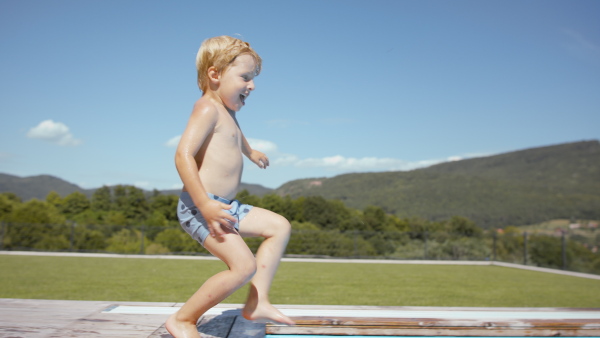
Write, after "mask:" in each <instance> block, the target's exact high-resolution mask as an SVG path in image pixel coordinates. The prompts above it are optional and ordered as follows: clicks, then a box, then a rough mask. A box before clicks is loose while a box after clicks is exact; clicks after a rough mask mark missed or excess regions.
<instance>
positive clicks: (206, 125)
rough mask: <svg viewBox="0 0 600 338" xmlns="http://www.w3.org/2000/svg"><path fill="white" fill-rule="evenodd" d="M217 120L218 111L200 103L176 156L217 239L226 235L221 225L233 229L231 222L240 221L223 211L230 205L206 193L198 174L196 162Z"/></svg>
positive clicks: (183, 178)
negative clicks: (196, 157) (197, 155)
mask: <svg viewBox="0 0 600 338" xmlns="http://www.w3.org/2000/svg"><path fill="white" fill-rule="evenodd" d="M217 119H218V112H217V111H216V110H215V109H211V108H210V107H206V106H202V105H199V104H196V106H194V111H193V112H192V115H191V116H190V120H189V122H188V125H187V127H186V129H185V131H184V132H183V135H181V140H180V141H179V145H178V146H177V151H176V153H175V166H176V167H177V171H178V172H179V176H180V177H181V181H182V182H183V184H184V186H185V188H186V190H187V191H188V193H189V194H190V197H191V198H192V201H193V202H194V205H195V206H196V207H198V209H199V210H200V213H202V216H203V217H204V219H205V220H206V222H207V225H208V229H209V230H210V234H211V236H213V237H216V236H221V235H223V234H225V233H226V232H225V231H223V229H221V225H222V226H224V227H227V228H229V229H232V226H231V224H229V222H228V221H227V220H230V221H231V222H236V219H235V218H233V216H231V215H229V214H227V213H226V212H224V211H223V209H230V208H231V206H230V205H227V204H225V203H221V202H219V201H215V200H213V199H211V198H209V197H208V195H207V194H206V190H205V189H204V185H202V182H201V181H200V175H199V174H198V172H199V169H200V168H198V164H197V163H196V159H195V156H196V154H197V153H198V151H199V150H200V148H201V147H202V145H203V144H204V142H205V141H206V139H207V137H208V135H209V134H210V133H212V132H213V131H214V128H215V126H216V124H217Z"/></svg>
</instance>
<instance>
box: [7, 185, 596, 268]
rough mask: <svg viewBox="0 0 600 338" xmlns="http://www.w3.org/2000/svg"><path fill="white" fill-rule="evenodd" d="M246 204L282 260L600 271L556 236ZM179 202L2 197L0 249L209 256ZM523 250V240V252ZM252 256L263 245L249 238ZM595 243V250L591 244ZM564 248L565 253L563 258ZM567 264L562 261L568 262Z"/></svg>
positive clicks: (310, 203)
mask: <svg viewBox="0 0 600 338" xmlns="http://www.w3.org/2000/svg"><path fill="white" fill-rule="evenodd" d="M236 199H239V200H240V201H241V202H242V203H246V204H251V205H254V206H258V207H262V208H265V209H269V210H272V211H274V212H276V213H278V214H281V215H282V216H284V217H286V218H287V219H288V220H289V221H290V222H291V224H292V229H293V234H292V237H291V238H290V242H289V244H288V247H287V251H286V254H288V255H313V256H333V257H387V258H397V259H453V260H466V259H469V260H491V259H494V260H501V261H508V262H515V263H522V262H523V261H526V262H527V260H528V262H527V263H529V264H535V265H540V266H547V267H553V268H562V267H564V261H565V259H568V262H569V264H568V268H569V269H576V270H578V271H585V272H600V256H599V255H598V253H594V252H592V250H591V245H590V243H582V242H581V241H572V240H568V241H567V242H566V244H565V245H563V243H561V239H560V238H557V237H552V236H538V235H535V236H533V235H532V236H530V237H529V238H528V239H525V238H524V237H523V236H522V231H520V230H519V229H518V228H515V227H508V228H505V229H504V233H503V235H501V236H498V234H497V232H496V229H487V230H485V229H483V228H481V227H479V226H478V225H477V224H476V223H475V222H473V221H471V220H470V219H468V218H466V217H462V216H453V217H450V218H449V219H447V220H443V221H429V220H425V219H421V218H416V217H413V218H399V217H397V216H395V215H392V214H388V213H386V212H385V211H384V210H383V209H382V208H381V207H377V206H367V207H365V208H364V209H362V210H358V209H352V208H348V207H346V206H345V205H344V203H343V202H341V201H339V200H327V199H325V198H323V197H320V196H307V197H298V198H295V199H292V198H291V197H290V196H284V197H282V196H279V195H276V194H267V195H264V196H262V197H259V196H255V195H251V194H249V193H248V191H246V190H243V191H241V192H239V193H238V194H237V196H236ZM177 202H178V196H176V195H164V194H161V193H159V192H158V191H153V192H152V193H150V194H147V193H146V192H144V191H143V190H141V189H139V188H137V187H134V186H125V185H119V186H115V187H112V188H110V187H106V186H105V187H102V188H100V189H98V190H96V191H95V192H94V194H93V195H92V196H91V198H88V197H87V196H86V195H84V194H83V193H80V192H74V193H71V194H69V195H67V196H65V197H61V196H60V195H59V194H58V193H56V192H51V193H49V194H48V195H47V197H46V199H45V200H37V199H32V200H30V201H27V202H23V201H21V200H20V198H19V197H18V196H16V195H15V194H12V193H2V194H0V222H2V227H1V228H0V236H1V237H0V248H1V249H4V250H19V249H33V250H53V251H57V250H58V251H87V252H116V253H133V254H138V253H146V254H168V253H194V254H197V253H206V251H205V250H204V249H203V248H202V246H201V245H199V244H198V243H196V242H195V241H194V240H193V239H191V238H190V237H189V236H188V235H187V234H186V233H185V232H184V231H183V230H182V229H181V228H180V226H179V222H178V220H177V215H176V207H177ZM525 241H528V244H529V247H528V251H524V248H525V247H527V244H526V243H525ZM246 242H247V243H248V245H249V246H250V248H251V249H252V250H256V248H257V247H258V246H259V245H260V242H261V239H255V238H248V239H246ZM591 244H593V243H591ZM561 248H562V249H564V250H562V251H561ZM565 257H566V258H565Z"/></svg>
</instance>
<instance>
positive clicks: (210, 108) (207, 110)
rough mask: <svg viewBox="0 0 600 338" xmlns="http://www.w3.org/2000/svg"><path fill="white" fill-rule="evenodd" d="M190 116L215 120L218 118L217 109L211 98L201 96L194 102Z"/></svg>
mask: <svg viewBox="0 0 600 338" xmlns="http://www.w3.org/2000/svg"><path fill="white" fill-rule="evenodd" d="M191 118H192V119H201V120H204V121H207V120H208V121H213V122H216V121H217V120H218V118H219V110H218V108H217V106H216V105H215V103H214V102H213V101H212V100H211V99H209V98H207V97H205V96H203V97H201V98H200V99H198V101H196V103H194V108H193V109H192V116H191Z"/></svg>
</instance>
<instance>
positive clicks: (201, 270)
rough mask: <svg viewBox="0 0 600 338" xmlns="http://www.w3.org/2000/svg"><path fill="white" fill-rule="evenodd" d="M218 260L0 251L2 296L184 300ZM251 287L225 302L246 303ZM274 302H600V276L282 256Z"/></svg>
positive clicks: (521, 304) (516, 304)
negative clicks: (305, 260) (296, 259)
mask: <svg viewBox="0 0 600 338" xmlns="http://www.w3.org/2000/svg"><path fill="white" fill-rule="evenodd" d="M225 268H226V266H225V265H224V264H223V263H221V262H219V261H205V260H166V259H135V258H88V257H44V256H12V255H10V256H9V255H0V271H1V273H0V298H25V299H64V300H104V301H144V302H184V301H186V300H187V298H188V297H189V296H190V295H191V294H192V293H194V292H195V291H196V290H197V288H198V287H199V286H200V285H201V284H202V282H203V281H204V280H206V279H207V278H209V277H210V276H212V275H213V274H215V273H216V272H218V271H221V270H223V269H225ZM246 291H247V288H246V287H244V288H243V289H241V290H239V291H237V292H236V293H234V294H233V295H232V296H230V297H229V298H228V299H227V300H226V301H225V302H226V303H243V302H244V300H245V295H246ZM271 301H272V302H273V303H275V304H319V305H381V306H475V307H479V306H483V307H600V280H592V279H585V278H579V277H570V276H563V275H554V274H549V273H543V272H534V271H525V270H519V269H512V268H504V267H497V266H456V265H403V264H375V263H374V264H344V263H300V262H283V263H282V264H281V267H280V269H279V272H278V274H277V276H276V278H275V281H274V283H273V287H272V290H271Z"/></svg>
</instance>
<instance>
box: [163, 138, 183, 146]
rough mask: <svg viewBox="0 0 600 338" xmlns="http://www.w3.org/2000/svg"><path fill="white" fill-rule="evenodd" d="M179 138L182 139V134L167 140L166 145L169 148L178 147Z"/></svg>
mask: <svg viewBox="0 0 600 338" xmlns="http://www.w3.org/2000/svg"><path fill="white" fill-rule="evenodd" d="M179 140H181V135H177V136H175V137H172V138H171V139H170V140H168V141H167V143H165V145H166V146H167V147H169V148H176V147H177V145H178V144H179Z"/></svg>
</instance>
